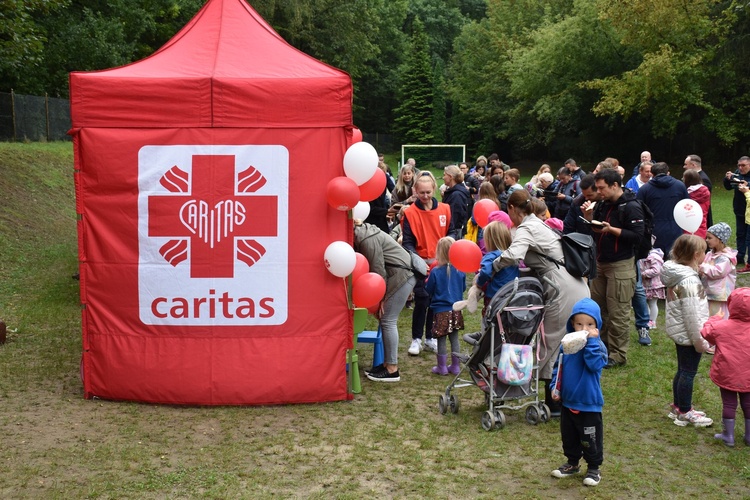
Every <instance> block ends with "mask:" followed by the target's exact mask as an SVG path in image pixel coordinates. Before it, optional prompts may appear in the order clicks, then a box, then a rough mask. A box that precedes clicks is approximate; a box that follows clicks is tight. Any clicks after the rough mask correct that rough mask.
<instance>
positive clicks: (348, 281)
mask: <svg viewBox="0 0 750 500" xmlns="http://www.w3.org/2000/svg"><path fill="white" fill-rule="evenodd" d="M344 292H345V293H346V303H347V304H348V305H349V309H354V302H353V301H352V275H351V274H350V275H349V276H347V277H346V278H344Z"/></svg>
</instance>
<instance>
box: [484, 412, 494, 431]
mask: <svg viewBox="0 0 750 500" xmlns="http://www.w3.org/2000/svg"><path fill="white" fill-rule="evenodd" d="M494 428H495V415H494V414H493V413H492V412H491V411H489V410H487V411H486V412H484V413H482V429H484V430H486V431H487V432H490V431H491V430H492V429H494Z"/></svg>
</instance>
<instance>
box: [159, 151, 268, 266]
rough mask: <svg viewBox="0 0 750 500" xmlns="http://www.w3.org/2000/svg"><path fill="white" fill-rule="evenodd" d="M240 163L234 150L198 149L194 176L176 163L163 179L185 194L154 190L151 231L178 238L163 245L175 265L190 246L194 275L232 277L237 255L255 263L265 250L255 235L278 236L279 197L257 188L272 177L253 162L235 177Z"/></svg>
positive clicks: (172, 189)
mask: <svg viewBox="0 0 750 500" xmlns="http://www.w3.org/2000/svg"><path fill="white" fill-rule="evenodd" d="M234 164H235V157H234V156H233V155H193V170H192V179H190V175H189V174H188V173H187V172H185V171H184V170H182V169H180V168H178V167H177V166H174V167H172V168H171V169H170V170H169V171H167V172H166V173H165V174H164V175H163V176H162V177H161V179H160V181H159V182H160V184H161V185H162V186H164V187H165V188H166V189H167V190H168V191H170V192H172V193H184V194H183V195H153V196H149V199H148V235H149V236H150V237H169V238H174V239H172V240H170V241H168V242H167V243H165V244H164V245H162V247H161V248H160V249H159V253H160V254H161V255H162V257H164V259H165V260H166V261H167V262H169V263H170V264H171V265H173V266H177V265H178V264H180V263H181V262H183V261H185V260H187V258H188V250H189V254H190V255H189V257H190V277H191V278H232V277H234V261H235V256H236V258H237V259H238V260H240V261H242V262H244V263H245V264H246V265H247V266H252V265H253V264H254V263H255V262H257V261H258V260H259V259H260V258H261V257H263V255H264V254H265V252H266V249H265V248H264V247H263V246H262V245H261V244H260V243H258V242H257V241H255V240H253V239H252V238H253V237H262V236H277V212H278V199H277V197H276V196H259V195H255V194H252V193H253V192H255V191H257V190H259V189H260V188H262V187H263V186H264V185H265V184H266V179H265V178H264V177H263V175H262V174H261V173H260V172H259V171H258V170H257V169H256V168H255V167H253V166H250V167H248V168H247V169H245V170H243V171H242V172H240V173H239V174H238V175H237V178H236V179H235V166H234ZM189 181H192V182H191V183H190V182H189ZM191 184H192V192H188V191H190V185H191ZM188 242H189V245H188Z"/></svg>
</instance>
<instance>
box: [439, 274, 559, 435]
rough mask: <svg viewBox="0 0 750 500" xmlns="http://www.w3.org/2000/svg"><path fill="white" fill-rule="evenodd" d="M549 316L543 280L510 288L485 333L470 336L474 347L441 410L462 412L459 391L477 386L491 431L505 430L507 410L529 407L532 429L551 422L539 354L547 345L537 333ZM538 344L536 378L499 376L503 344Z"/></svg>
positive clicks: (493, 304) (519, 281) (499, 296)
mask: <svg viewBox="0 0 750 500" xmlns="http://www.w3.org/2000/svg"><path fill="white" fill-rule="evenodd" d="M543 318H544V293H543V289H542V284H541V283H540V282H539V280H538V279H537V278H532V277H522V278H516V279H515V280H514V281H512V282H509V283H507V284H505V286H503V287H502V288H500V290H498V291H497V293H496V294H495V296H494V297H492V300H491V301H490V304H489V306H488V307H487V308H486V311H485V317H484V319H483V321H482V331H481V332H477V333H474V334H466V335H464V336H463V338H464V340H465V341H466V342H468V343H469V344H473V346H474V347H473V350H472V352H471V354H470V355H469V356H468V358H466V359H465V360H462V362H461V371H460V372H459V373H458V375H456V377H455V378H454V379H453V381H452V382H451V383H450V385H448V387H446V389H445V393H444V394H441V395H440V399H439V401H438V409H439V410H440V413H441V414H445V413H446V412H447V411H448V409H450V411H451V413H458V410H459V402H458V398H457V397H456V396H455V395H454V394H452V392H453V390H454V389H456V388H461V387H469V386H476V387H478V388H480V389H481V390H482V391H484V399H485V402H486V404H487V411H485V412H484V413H482V428H483V429H484V430H486V431H491V430H492V429H495V428H498V429H502V428H503V427H505V414H504V413H503V410H504V409H505V410H521V409H523V408H526V421H527V422H529V423H530V424H532V425H536V424H538V423H539V422H548V421H549V419H550V409H549V407H548V406H547V405H546V404H544V402H540V401H539V365H538V361H537V359H536V354H537V352H538V350H539V345H540V343H541V335H538V334H537V331H538V329H539V326H540V325H541V323H542V319H543ZM505 342H507V343H510V344H521V345H530V346H532V349H533V353H532V356H533V358H534V361H533V368H532V370H531V378H530V380H528V382H526V383H523V384H521V385H509V384H505V383H503V382H501V381H500V380H499V379H498V377H497V372H498V361H499V359H500V355H501V351H502V346H503V343H505Z"/></svg>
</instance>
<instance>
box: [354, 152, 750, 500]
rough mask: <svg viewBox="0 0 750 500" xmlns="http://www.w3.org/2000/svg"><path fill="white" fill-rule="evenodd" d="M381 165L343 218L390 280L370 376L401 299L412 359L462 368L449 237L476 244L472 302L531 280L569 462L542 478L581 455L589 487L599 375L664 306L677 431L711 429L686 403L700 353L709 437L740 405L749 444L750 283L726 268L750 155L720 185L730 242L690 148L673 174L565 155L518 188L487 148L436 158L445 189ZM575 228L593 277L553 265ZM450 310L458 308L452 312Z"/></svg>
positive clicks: (379, 372)
mask: <svg viewBox="0 0 750 500" xmlns="http://www.w3.org/2000/svg"><path fill="white" fill-rule="evenodd" d="M381 168H383V169H384V171H385V172H386V174H387V177H388V179H389V181H388V187H387V188H386V190H385V191H384V193H383V195H382V196H381V198H379V199H377V200H374V201H373V202H371V208H372V209H371V211H370V216H369V217H368V219H367V220H366V221H365V222H364V223H363V222H361V221H356V223H355V248H356V249H357V250H359V251H361V252H362V253H363V254H364V255H365V256H366V257H367V259H368V260H369V261H370V266H371V269H372V270H373V271H375V272H378V273H380V274H381V275H383V277H384V278H385V279H386V284H387V291H386V296H385V298H384V301H383V304H382V305H381V308H380V312H379V318H380V321H381V325H382V329H383V337H384V345H385V363H384V364H383V365H381V366H378V367H374V368H373V369H372V370H371V371H369V372H367V377H368V378H369V379H370V380H373V381H377V382H397V381H399V380H400V375H399V372H398V338H399V334H398V331H397V326H396V319H397V318H398V315H399V313H400V312H401V311H402V309H403V308H404V307H410V308H412V324H411V338H412V340H411V343H410V345H409V348H408V354H410V355H413V356H417V355H419V354H420V353H421V352H423V351H431V352H434V353H435V355H436V364H435V366H434V367H433V369H432V373H433V374H436V375H447V374H456V373H458V372H459V371H460V366H459V363H460V357H459V353H460V346H459V342H458V331H460V330H462V329H463V328H464V318H463V316H462V314H463V313H462V311H461V309H462V308H463V307H465V304H466V302H465V301H464V297H465V293H466V275H465V274H464V273H463V272H461V271H459V270H458V269H456V268H455V267H454V266H453V265H452V264H451V262H450V259H449V251H450V247H451V245H452V244H453V243H454V242H455V241H456V240H459V239H462V238H466V239H470V240H472V241H474V242H476V243H477V244H478V245H479V248H480V249H481V251H482V253H483V255H484V257H483V259H482V262H481V265H480V267H479V268H478V269H477V270H476V273H475V275H474V281H473V283H472V287H471V288H472V290H470V292H469V297H470V298H471V297H473V298H474V299H475V300H476V298H477V297H478V296H480V295H483V296H484V305H485V307H486V306H487V305H488V304H489V301H490V300H491V298H492V296H493V295H494V294H495V293H496V292H497V290H499V289H500V288H501V287H502V285H504V284H505V283H507V282H509V281H512V280H513V279H515V278H516V277H518V276H519V273H520V272H523V273H528V274H530V275H532V276H535V277H537V278H539V279H540V282H541V283H542V286H543V289H544V295H545V311H544V319H543V327H544V328H543V332H544V345H545V347H546V349H545V350H543V351H541V350H540V351H541V352H540V353H538V356H539V360H538V366H539V368H538V370H539V371H538V373H539V379H540V380H541V381H543V382H544V387H545V394H544V400H545V403H546V404H547V406H548V407H549V408H550V410H551V414H552V416H553V417H558V418H560V419H561V433H562V441H563V451H564V453H565V456H566V458H567V459H568V461H567V462H566V464H564V465H563V466H561V467H560V468H558V469H555V470H554V471H553V472H552V475H553V476H555V477H566V476H571V475H574V474H577V473H579V472H580V468H579V465H578V463H579V461H580V459H582V458H583V459H585V460H586V461H587V463H588V472H587V475H586V477H585V479H584V484H585V485H588V486H595V485H596V484H598V483H599V481H600V479H601V474H600V472H599V467H600V466H601V464H602V461H603V442H602V435H603V433H602V425H603V424H602V419H601V407H602V405H603V396H602V393H601V387H600V381H599V378H600V374H601V372H602V370H603V369H617V368H618V367H622V366H624V365H626V364H627V363H628V350H629V347H630V345H629V343H630V336H631V331H632V329H635V331H636V332H637V336H638V337H637V338H638V343H639V344H640V345H641V346H643V347H647V346H650V345H651V342H652V339H651V333H650V332H651V330H652V329H654V328H656V325H657V316H658V313H659V302H660V301H662V302H663V303H664V306H663V309H664V311H665V333H666V334H667V336H668V337H669V338H670V339H671V340H673V341H674V343H675V349H676V357H677V370H676V373H675V376H674V379H673V384H672V388H673V391H672V401H671V403H670V410H669V413H668V416H669V417H670V418H671V419H672V420H673V421H674V423H675V424H676V425H678V426H688V425H693V426H696V427H707V426H710V425H712V424H713V420H712V419H711V418H709V417H708V416H707V415H706V413H705V412H703V411H700V410H697V409H696V408H694V406H693V401H692V394H693V384H694V378H695V375H696V373H697V371H698V366H699V363H700V361H701V358H702V356H703V354H704V353H708V354H710V355H713V356H714V359H713V363H712V366H711V379H712V380H713V381H714V382H715V383H716V384H717V385H718V386H719V387H720V388H721V396H722V401H723V405H724V409H723V412H722V424H723V425H722V429H723V430H722V432H721V433H720V434H716V436H715V437H716V439H719V440H721V441H723V442H724V443H725V444H727V445H728V446H733V445H734V422H735V415H736V410H737V401H738V399H739V404H740V406H741V408H742V410H743V414H744V416H745V429H746V430H745V437H744V441H745V443H746V444H748V445H750V329H748V327H747V323H745V320H746V316H750V290H748V289H737V290H735V284H736V276H737V274H743V273H750V248H749V247H750V231H748V224H750V187H749V184H750V158H749V157H747V156H743V157H741V158H740V159H739V161H738V163H737V169H736V170H733V171H728V172H726V174H725V176H724V179H723V187H724V188H725V189H727V190H732V191H734V195H733V196H734V197H733V212H734V214H735V221H734V228H735V235H736V242H737V248H736V249H732V248H730V247H729V246H728V243H729V239H730V237H731V234H732V227H731V225H730V224H729V223H727V221H720V222H717V223H715V224H714V222H713V216H712V212H711V190H712V189H713V186H712V184H711V181H710V179H709V177H708V175H707V174H706V173H705V172H704V171H703V170H702V162H701V158H700V157H699V156H697V155H692V154H691V155H688V156H687V157H686V158H685V161H684V164H683V172H682V175H681V176H680V178H678V177H677V176H675V175H674V174H673V173H672V172H670V168H669V166H668V165H667V164H666V163H664V162H654V161H652V158H651V154H650V153H649V152H648V151H644V152H643V153H642V154H641V157H640V162H638V164H637V165H636V166H635V168H634V169H633V171H632V176H626V171H625V169H624V167H622V166H621V165H620V164H619V162H618V160H617V159H615V158H606V159H604V160H602V161H601V162H599V163H598V164H597V165H596V168H595V169H594V170H593V172H591V173H588V174H587V173H585V172H584V171H583V169H581V167H580V166H579V165H578V164H577V163H576V161H575V160H574V159H569V160H567V161H566V162H565V163H564V165H563V166H562V167H560V168H559V169H558V170H557V172H556V173H554V174H553V172H552V168H551V167H550V165H542V166H541V167H540V168H539V170H538V171H537V173H536V174H535V175H534V176H533V177H532V178H531V180H530V181H529V182H528V183H526V184H525V185H522V184H521V183H520V178H521V175H520V172H519V171H518V170H516V169H513V168H511V167H510V166H508V165H507V164H505V163H503V162H502V161H501V160H500V158H499V157H498V155H496V154H492V155H490V156H489V157H488V158H485V157H484V156H480V157H478V158H477V160H476V162H475V164H474V165H473V166H471V165H470V164H469V163H468V162H463V163H460V164H457V165H449V166H446V167H445V168H444V170H443V177H442V180H443V183H442V185H441V186H438V183H437V180H436V179H435V177H434V176H433V174H432V173H430V172H429V171H427V170H422V171H420V170H419V169H418V168H417V166H416V164H415V162H414V160H413V159H409V160H408V161H407V162H406V163H405V164H404V165H403V166H402V167H401V168H400V169H399V171H398V173H397V175H396V177H395V178H393V176H392V175H391V174H390V169H389V168H388V166H387V165H385V163H384V162H382V158H381ZM626 177H627V178H626ZM438 193H440V196H441V199H442V201H438V198H437V197H438ZM686 198H690V199H693V200H694V201H695V202H696V203H697V204H698V205H700V206H701V208H702V211H703V214H704V215H703V219H702V220H701V221H700V226H699V228H698V229H697V230H696V231H695V232H694V233H692V234H690V233H687V232H686V231H684V230H683V229H682V228H681V227H680V226H679V225H678V223H677V222H676V221H675V217H674V215H673V213H674V209H675V206H676V205H677V204H678V202H680V201H681V200H684V199H686ZM484 199H490V200H492V201H494V202H495V203H496V205H497V208H498V209H499V210H497V211H495V212H492V213H491V214H490V215H489V217H488V220H487V222H483V224H485V225H484V227H482V225H480V223H479V222H478V221H477V220H476V219H475V218H474V216H473V213H472V207H473V205H474V204H475V203H476V202H478V201H479V200H484ZM729 222H731V221H729ZM651 231H652V232H653V236H652V237H651V239H652V241H651V245H649V247H651V250H650V251H649V252H648V255H647V256H646V257H645V258H639V255H640V257H643V256H644V255H645V252H643V253H640V252H639V249H641V248H642V246H643V245H642V243H643V241H644V238H648V237H649V236H648V235H650V234H651ZM572 232H576V233H584V234H589V235H591V236H592V238H593V241H594V243H595V246H596V254H597V262H596V273H595V274H593V275H592V277H591V279H586V278H579V277H576V276H573V275H571V274H570V273H569V272H568V271H567V270H566V268H565V266H561V265H559V262H561V261H562V260H563V259H564V254H563V248H562V244H561V235H563V234H566V233H572ZM414 256H418V257H419V258H421V259H423V260H424V261H425V262H426V263H427V265H428V266H429V271H428V272H427V275H421V274H420V273H418V272H416V271H415V270H414V267H413V266H412V265H411V262H412V258H413V257H414ZM746 259H747V260H746ZM459 303H460V304H464V305H462V306H461V307H453V305H454V304H459ZM631 309H632V310H633V311H634V316H635V319H634V320H632V319H631V313H630V311H631ZM469 311H471V309H469ZM581 330H582V331H585V332H587V338H588V341H587V345H586V348H585V349H584V350H583V351H582V354H581V355H580V356H578V355H573V356H570V355H569V356H567V357H566V362H565V372H566V377H564V378H563V377H561V376H560V373H561V371H562V366H560V365H558V359H559V358H560V356H558V352H562V351H561V340H562V339H563V337H564V336H565V335H566V334H567V333H570V332H572V331H581ZM447 341H450V354H451V356H450V358H449V357H448V346H447V343H448V342H447Z"/></svg>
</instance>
